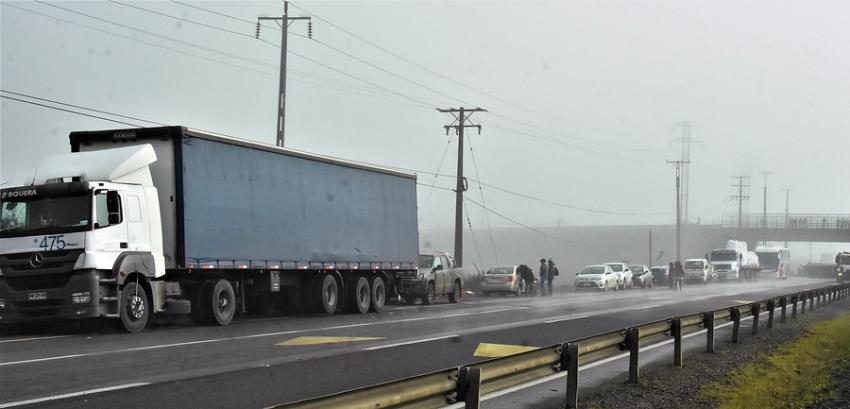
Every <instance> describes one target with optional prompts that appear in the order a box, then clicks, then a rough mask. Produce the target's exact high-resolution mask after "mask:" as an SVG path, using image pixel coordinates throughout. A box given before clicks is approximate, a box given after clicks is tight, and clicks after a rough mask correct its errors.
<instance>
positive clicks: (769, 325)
mask: <svg viewBox="0 0 850 409" xmlns="http://www.w3.org/2000/svg"><path fill="white" fill-rule="evenodd" d="M774 310H776V302H775V301H773V299H770V300H767V328H768V329H771V328H773V312H774Z"/></svg>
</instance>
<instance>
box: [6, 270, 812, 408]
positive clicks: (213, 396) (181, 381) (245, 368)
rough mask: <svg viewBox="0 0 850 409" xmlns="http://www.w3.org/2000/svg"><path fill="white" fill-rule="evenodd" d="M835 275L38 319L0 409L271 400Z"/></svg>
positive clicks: (17, 355)
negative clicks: (216, 323) (379, 307)
mask: <svg viewBox="0 0 850 409" xmlns="http://www.w3.org/2000/svg"><path fill="white" fill-rule="evenodd" d="M828 283H829V281H819V280H809V279H802V278H795V279H792V280H790V281H776V280H762V281H760V282H757V283H752V284H743V285H742V284H738V283H726V284H711V285H692V286H687V287H686V288H685V290H684V291H682V292H673V291H669V290H666V289H655V290H639V289H636V290H630V291H621V292H617V293H614V292H610V293H565V294H558V295H555V296H553V297H539V298H514V297H504V298H485V299H480V298H469V299H465V300H464V301H463V302H462V303H461V304H437V305H433V306H393V307H390V308H389V309H388V311H387V312H384V313H382V314H367V315H334V316H285V317H273V318H262V319H244V320H239V321H237V322H234V323H233V324H231V325H230V326H227V327H198V326H193V325H191V324H190V323H189V321H188V320H186V319H177V320H174V319H172V320H164V321H160V322H158V323H157V324H156V325H154V326H153V327H152V328H150V329H149V330H147V331H146V332H144V333H141V334H135V335H130V334H123V333H120V332H118V331H96V332H90V331H87V330H85V328H84V329H82V330H80V329H77V328H75V327H73V326H72V327H68V326H61V327H59V328H58V329H51V328H44V327H39V328H32V329H29V330H27V331H24V332H22V333H18V334H15V335H14V336H0V408H4V407H22V406H28V407H30V406H31V407H43V408H54V407H55V408H76V407H84V408H181V409H183V408H200V407H203V408H236V407H238V408H263V407H267V406H270V405H273V404H277V403H284V402H290V401H294V400H299V399H303V398H307V397H311V396H317V395H323V394H328V393H333V392H338V391H341V390H346V389H351V388H356V387H360V386H366V385H370V384H375V383H379V382H384V381H389V380H394V379H398V378H402V377H408V376H413V375H417V374H421V373H424V372H429V371H434V370H438V369H443V368H447V367H452V366H456V365H460V364H463V363H469V362H474V361H477V360H482V359H486V358H485V357H481V356H475V353H476V350H478V349H479V348H480V347H481V344H482V343H490V344H505V345H514V346H532V347H539V346H546V345H552V344H555V343H558V342H563V341H565V340H569V339H575V338H580V337H584V336H589V335H593V334H596V333H600V332H606V331H612V330H617V329H620V328H624V327H628V326H633V325H636V324H639V323H642V322H647V321H653V320H658V319H663V318H667V317H670V316H673V315H681V314H691V313H698V312H703V311H707V310H710V309H717V308H722V307H726V306H729V305H732V304H736V303H743V302H748V301H753V300H756V299H760V298H765V297H767V296H773V295H780V294H784V293H788V292H791V291H796V290H800V289H805V288H815V287H818V286H821V285H826V284H828ZM325 337H329V338H325ZM317 342H325V343H317Z"/></svg>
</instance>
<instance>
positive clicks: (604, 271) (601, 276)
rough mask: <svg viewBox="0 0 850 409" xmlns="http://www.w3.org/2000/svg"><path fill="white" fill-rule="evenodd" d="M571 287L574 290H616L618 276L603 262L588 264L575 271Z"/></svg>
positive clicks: (617, 287)
mask: <svg viewBox="0 0 850 409" xmlns="http://www.w3.org/2000/svg"><path fill="white" fill-rule="evenodd" d="M573 287H574V288H575V289H576V290H602V291H608V290H617V289H619V278H618V275H617V274H616V273H615V272H614V270H612V269H611V267H609V266H607V265H605V264H599V265H590V266H585V267H584V268H582V269H581V271H579V272H578V273H576V281H575V284H574V285H573Z"/></svg>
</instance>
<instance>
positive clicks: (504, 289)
mask: <svg viewBox="0 0 850 409" xmlns="http://www.w3.org/2000/svg"><path fill="white" fill-rule="evenodd" d="M524 291H525V288H523V281H522V277H520V275H519V273H518V272H517V266H497V267H492V268H490V269H489V270H487V271H486V272H484V274H483V275H482V276H481V295H483V296H485V297H489V296H490V294H496V293H499V294H513V295H516V296H519V295H520V293H522V292H524Z"/></svg>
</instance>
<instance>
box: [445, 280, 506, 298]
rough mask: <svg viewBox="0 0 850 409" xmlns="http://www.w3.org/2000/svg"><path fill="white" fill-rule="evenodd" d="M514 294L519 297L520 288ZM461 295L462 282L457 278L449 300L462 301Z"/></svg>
mask: <svg viewBox="0 0 850 409" xmlns="http://www.w3.org/2000/svg"><path fill="white" fill-rule="evenodd" d="M514 294H515V295H516V296H517V297H519V288H517V290H516V292H515V293H514ZM460 296H461V294H460V282H459V281H457V280H455V282H454V283H452V292H450V293H449V302H450V303H453V304H457V303H458V302H460Z"/></svg>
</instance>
